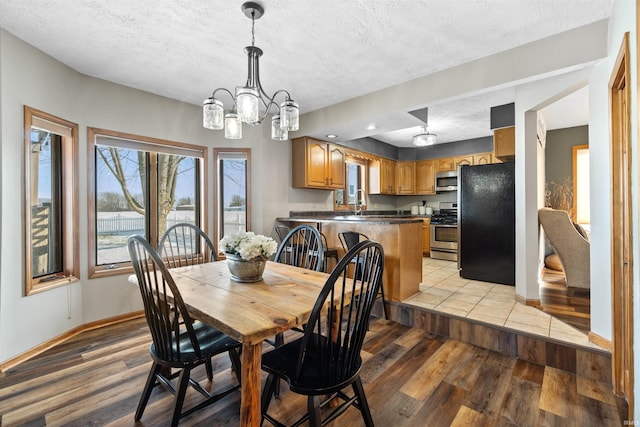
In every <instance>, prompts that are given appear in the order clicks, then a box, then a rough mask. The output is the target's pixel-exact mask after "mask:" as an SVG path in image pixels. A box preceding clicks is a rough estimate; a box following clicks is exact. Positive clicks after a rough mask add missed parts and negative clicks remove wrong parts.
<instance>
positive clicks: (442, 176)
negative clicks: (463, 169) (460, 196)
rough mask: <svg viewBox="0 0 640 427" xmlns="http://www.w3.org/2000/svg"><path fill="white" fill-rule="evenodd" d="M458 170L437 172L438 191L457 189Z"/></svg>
mask: <svg viewBox="0 0 640 427" xmlns="http://www.w3.org/2000/svg"><path fill="white" fill-rule="evenodd" d="M457 190H458V171H446V172H436V191H457Z"/></svg>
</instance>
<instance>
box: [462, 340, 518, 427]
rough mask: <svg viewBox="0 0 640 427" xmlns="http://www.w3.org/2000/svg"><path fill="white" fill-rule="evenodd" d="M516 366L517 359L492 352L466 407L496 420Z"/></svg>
mask: <svg viewBox="0 0 640 427" xmlns="http://www.w3.org/2000/svg"><path fill="white" fill-rule="evenodd" d="M514 366H515V359H513V358H508V357H505V356H502V355H500V354H498V353H495V352H490V353H489V354H488V355H487V358H486V361H485V363H484V364H483V365H482V367H481V369H480V372H479V374H478V377H477V379H476V381H475V383H474V384H473V386H472V387H471V390H470V392H469V394H468V396H467V399H466V400H465V405H466V406H468V407H469V408H471V409H474V410H476V411H478V412H480V413H482V414H485V415H487V416H488V417H492V418H496V417H497V416H498V413H499V411H500V408H501V407H502V402H503V399H504V396H505V394H506V393H507V389H508V385H509V383H510V380H511V376H512V373H513V367H514Z"/></svg>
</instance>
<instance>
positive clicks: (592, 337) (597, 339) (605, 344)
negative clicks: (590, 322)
mask: <svg viewBox="0 0 640 427" xmlns="http://www.w3.org/2000/svg"><path fill="white" fill-rule="evenodd" d="M588 337H589V341H591V342H592V343H594V344H596V345H599V346H600V347H602V348H605V349H607V350H609V351H610V352H611V353H613V342H612V341H611V340H608V339H606V338H604V337H601V336H600V335H598V334H596V333H594V332H591V331H589V334H588Z"/></svg>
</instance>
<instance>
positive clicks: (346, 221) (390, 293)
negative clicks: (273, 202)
mask: <svg viewBox="0 0 640 427" xmlns="http://www.w3.org/2000/svg"><path fill="white" fill-rule="evenodd" d="M276 221H277V222H280V223H282V224H285V225H287V226H290V227H295V226H298V225H301V224H311V225H315V226H316V227H317V228H318V229H319V230H320V231H321V232H322V233H323V234H324V235H325V236H326V238H327V244H328V247H332V248H337V249H338V253H339V256H340V257H342V256H344V251H343V249H342V246H341V245H340V240H339V239H338V233H341V232H343V231H357V232H360V233H363V234H366V235H367V236H368V237H369V238H370V239H372V240H376V241H377V242H379V243H380V244H381V245H382V247H383V249H384V275H383V286H384V295H385V298H386V299H387V301H395V302H400V301H403V300H405V299H407V298H409V297H410V296H412V295H413V294H415V293H416V292H418V290H419V284H420V282H421V281H422V226H423V220H422V219H420V218H415V217H403V216H392V215H360V216H355V215H346V216H339V215H338V216H336V215H331V213H323V214H318V213H309V214H305V215H300V216H298V215H295V214H293V213H292V215H291V216H290V217H288V218H276ZM332 267H333V266H331V265H330V266H329V268H332Z"/></svg>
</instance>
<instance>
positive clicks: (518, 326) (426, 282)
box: [403, 257, 600, 348]
mask: <svg viewBox="0 0 640 427" xmlns="http://www.w3.org/2000/svg"><path fill="white" fill-rule="evenodd" d="M420 291H421V292H420V293H419V294H416V295H414V296H412V297H411V298H409V299H407V300H405V301H403V303H404V304H408V305H413V306H416V307H423V308H427V309H430V310H432V311H434V312H441V313H447V314H451V315H454V316H457V317H464V318H467V319H473V320H476V321H478V322H482V323H487V324H491V325H497V326H500V327H503V328H506V329H511V330H517V331H522V332H527V333H529V334H531V335H539V336H544V337H549V338H552V339H555V340H558V341H562V342H569V343H573V344H579V345H582V346H587V347H594V348H600V347H598V346H597V345H595V344H593V343H592V342H590V341H589V339H588V338H587V335H586V334H584V333H583V332H581V331H579V330H577V329H575V328H573V327H572V326H569V325H567V324H566V323H564V322H562V321H560V320H558V319H556V318H555V317H553V316H550V315H549V314H547V313H544V312H543V311H541V310H538V309H537V308H535V307H530V306H527V305H524V304H521V303H518V302H516V301H515V287H513V286H507V285H500V284H495V283H489V282H479V281H476V280H468V279H464V278H462V277H460V275H459V274H458V270H457V264H456V263H455V262H451V261H443V260H435V259H431V258H426V257H425V258H423V259H422V283H421V284H420Z"/></svg>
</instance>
